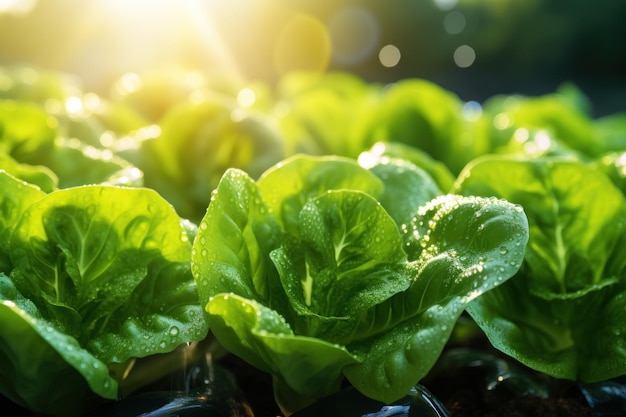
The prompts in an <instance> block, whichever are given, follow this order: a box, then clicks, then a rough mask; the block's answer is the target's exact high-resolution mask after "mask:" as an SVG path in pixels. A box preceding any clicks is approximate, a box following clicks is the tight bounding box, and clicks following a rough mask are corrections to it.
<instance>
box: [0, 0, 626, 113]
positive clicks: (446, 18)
mask: <svg viewBox="0 0 626 417" xmlns="http://www.w3.org/2000/svg"><path fill="white" fill-rule="evenodd" d="M625 20H626V1H623V0H595V1H593V2H591V1H588V0H385V1H380V0H362V1H349V0H228V1H225V0H88V1H84V0H39V1H37V0H0V65H32V66H34V67H38V68H44V69H51V70H56V71H63V72H69V73H72V74H76V75H77V76H79V77H80V79H81V80H82V82H83V84H84V88H85V89H86V90H88V91H94V92H99V93H105V94H106V93H107V91H106V89H108V88H110V86H111V85H112V83H113V82H114V80H116V79H118V78H119V77H120V76H121V75H122V74H124V73H127V72H139V73H141V72H145V71H148V70H160V69H194V70H200V71H202V72H206V73H213V72H215V73H222V74H223V73H227V74H228V75H229V76H230V77H232V78H233V79H241V80H256V79H259V80H263V81H264V82H268V83H270V84H271V83H274V82H275V81H276V80H277V79H279V78H280V77H281V75H283V74H285V73H287V72H289V71H293V70H307V71H320V72H322V71H333V70H341V71H347V72H350V73H353V74H355V75H358V76H360V77H362V78H363V79H365V80H366V81H370V82H380V83H388V82H393V81H396V80H400V79H404V78H424V79H428V80H431V81H434V82H436V83H438V84H439V85H440V86H442V87H444V88H446V89H449V90H451V91H452V92H454V93H456V94H457V95H459V97H460V98H462V99H463V100H476V101H483V100H485V99H486V98H488V97H490V96H493V95H495V94H512V93H522V94H528V95H538V94H544V93H549V92H552V91H554V90H555V89H556V88H558V87H559V86H560V85H561V84H563V83H565V82H571V83H574V84H575V85H577V86H578V87H579V88H580V89H581V90H582V91H583V92H584V93H585V94H586V95H587V96H588V97H589V98H590V101H591V102H592V103H593V112H594V115H596V116H600V115H604V114H608V113H613V112H618V111H626V25H625V24H624V21H625Z"/></svg>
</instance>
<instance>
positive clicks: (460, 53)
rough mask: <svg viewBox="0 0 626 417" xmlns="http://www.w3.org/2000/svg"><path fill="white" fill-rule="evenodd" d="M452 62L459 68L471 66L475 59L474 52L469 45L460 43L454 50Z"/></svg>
mask: <svg viewBox="0 0 626 417" xmlns="http://www.w3.org/2000/svg"><path fill="white" fill-rule="evenodd" d="M453 57H454V63H455V64H456V65H457V66H458V67H459V68H467V67H470V66H472V64H473V63H474V61H475V60H476V52H475V51H474V48H472V47H471V46H469V45H461V46H459V47H458V48H456V50H455V51H454V55H453Z"/></svg>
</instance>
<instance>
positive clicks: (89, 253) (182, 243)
mask: <svg viewBox="0 0 626 417" xmlns="http://www.w3.org/2000/svg"><path fill="white" fill-rule="evenodd" d="M0 184H1V187H0V208H1V209H0V268H1V270H0V321H1V322H2V326H1V327H0V358H2V361H0V392H1V393H2V394H3V395H4V396H6V397H8V398H10V399H11V400H13V401H14V402H16V403H18V404H20V405H22V406H24V407H26V408H28V409H30V410H32V411H34V412H37V413H44V414H51V415H58V416H73V415H79V414H81V413H84V412H85V411H86V407H87V404H89V405H90V406H93V405H94V404H96V403H97V402H96V401H93V398H92V397H93V396H97V397H100V398H101V399H102V398H103V399H116V398H118V385H119V384H123V380H120V379H116V378H114V377H112V376H111V375H110V372H109V367H111V366H116V365H118V364H123V363H127V362H129V361H132V359H133V358H141V357H145V356H148V355H152V354H157V353H166V352H170V351H172V350H174V349H175V348H176V347H177V346H179V345H181V344H183V343H185V342H189V341H194V340H199V339H202V338H203V337H204V336H205V335H206V333H207V325H206V320H205V319H204V311H203V310H202V307H201V306H200V304H199V303H198V293H197V291H196V287H195V282H194V280H193V276H192V275H191V270H190V262H189V260H190V257H191V241H192V239H193V236H190V235H189V234H188V232H187V229H186V228H185V227H183V226H184V222H183V221H181V219H180V218H179V217H178V215H177V214H176V212H175V211H174V210H173V208H172V207H171V206H170V205H169V204H168V203H167V202H166V201H165V200H163V199H162V198H161V197H160V196H159V195H158V194H157V193H156V192H154V191H152V190H148V189H138V188H137V189H131V188H119V187H113V186H83V187H76V188H68V189H65V190H61V191H55V192H52V193H50V194H45V193H43V192H42V191H40V190H39V189H38V188H36V187H34V186H31V185H28V184H26V183H24V182H22V181H19V180H17V179H16V178H15V177H12V176H10V175H9V174H6V173H5V172H0ZM59 381H62V383H59ZM90 399H91V400H90ZM81 401H82V402H83V403H81Z"/></svg>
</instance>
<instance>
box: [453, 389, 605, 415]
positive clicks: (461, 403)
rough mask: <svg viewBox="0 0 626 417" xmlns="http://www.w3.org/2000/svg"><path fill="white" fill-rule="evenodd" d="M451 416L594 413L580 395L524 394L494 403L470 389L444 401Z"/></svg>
mask: <svg viewBox="0 0 626 417" xmlns="http://www.w3.org/2000/svg"><path fill="white" fill-rule="evenodd" d="M444 405H445V406H446V408H447V410H448V412H449V413H450V416H451V417H594V414H593V412H592V411H591V408H590V407H589V405H587V403H586V402H585V401H584V399H581V398H541V397H538V396H535V395H525V396H522V397H518V398H512V399H510V400H508V401H506V402H504V403H503V404H500V405H498V406H497V407H495V408H494V407H493V406H491V405H490V404H488V402H487V401H485V400H483V399H482V398H480V396H479V395H477V394H476V393H475V392H472V391H471V390H465V391H459V392H457V393H455V394H454V395H452V396H451V397H450V398H449V399H448V401H445V402H444Z"/></svg>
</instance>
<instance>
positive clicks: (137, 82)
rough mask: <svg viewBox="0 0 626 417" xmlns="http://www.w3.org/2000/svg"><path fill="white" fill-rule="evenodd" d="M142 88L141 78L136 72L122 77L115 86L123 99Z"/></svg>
mask: <svg viewBox="0 0 626 417" xmlns="http://www.w3.org/2000/svg"><path fill="white" fill-rule="evenodd" d="M140 88H141V78H139V75H137V74H135V73H134V72H127V73H126V74H124V75H122V76H121V77H120V79H119V80H118V82H117V83H116V84H115V88H114V89H115V92H116V93H117V94H118V95H119V96H120V97H123V96H125V95H127V94H130V93H134V92H135V91H137V90H139V89H140Z"/></svg>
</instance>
